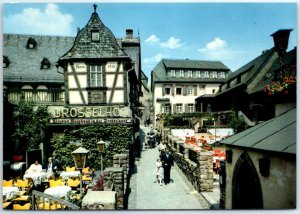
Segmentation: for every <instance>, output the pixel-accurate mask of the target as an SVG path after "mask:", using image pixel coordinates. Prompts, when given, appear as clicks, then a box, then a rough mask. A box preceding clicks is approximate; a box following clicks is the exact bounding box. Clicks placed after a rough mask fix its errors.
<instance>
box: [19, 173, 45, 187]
mask: <svg viewBox="0 0 300 214" xmlns="http://www.w3.org/2000/svg"><path fill="white" fill-rule="evenodd" d="M28 178H31V179H32V181H33V183H34V185H39V184H41V183H42V181H44V180H46V179H47V173H45V172H28V173H26V174H25V175H24V176H23V179H24V180H25V179H28Z"/></svg>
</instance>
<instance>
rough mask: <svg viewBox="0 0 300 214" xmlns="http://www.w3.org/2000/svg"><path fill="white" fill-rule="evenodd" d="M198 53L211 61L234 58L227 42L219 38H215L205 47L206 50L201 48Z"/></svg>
mask: <svg viewBox="0 0 300 214" xmlns="http://www.w3.org/2000/svg"><path fill="white" fill-rule="evenodd" d="M198 51H199V52H200V53H202V54H204V55H205V56H206V57H207V58H209V59H219V60H221V58H222V59H224V58H227V59H228V58H231V57H232V53H231V52H230V51H229V49H228V47H227V42H226V41H225V40H223V39H221V38H219V37H216V38H214V39H213V40H212V41H210V42H208V43H207V44H206V45H205V48H200V49H198Z"/></svg>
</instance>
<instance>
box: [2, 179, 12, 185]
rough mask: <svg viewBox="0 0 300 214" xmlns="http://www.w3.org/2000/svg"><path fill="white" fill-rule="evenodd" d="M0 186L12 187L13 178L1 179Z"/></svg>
mask: <svg viewBox="0 0 300 214" xmlns="http://www.w3.org/2000/svg"><path fill="white" fill-rule="evenodd" d="M2 186H3V187H12V186H13V180H12V179H11V180H9V181H7V180H2Z"/></svg>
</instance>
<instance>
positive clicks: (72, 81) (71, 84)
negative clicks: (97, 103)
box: [68, 74, 87, 89]
mask: <svg viewBox="0 0 300 214" xmlns="http://www.w3.org/2000/svg"><path fill="white" fill-rule="evenodd" d="M77 78H78V81H79V84H80V87H81V88H86V87H87V76H86V74H80V75H79V74H77ZM68 87H69V88H70V89H74V88H79V86H77V83H76V81H75V77H74V76H73V75H68Z"/></svg>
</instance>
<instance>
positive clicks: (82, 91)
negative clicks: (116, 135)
mask: <svg viewBox="0 0 300 214" xmlns="http://www.w3.org/2000/svg"><path fill="white" fill-rule="evenodd" d="M3 44H4V48H3V89H4V90H3V93H4V104H12V105H17V104H18V103H19V102H20V100H21V99H24V100H25V101H28V102H33V103H34V104H35V105H44V106H47V108H48V112H49V113H50V115H51V119H50V121H49V125H50V126H51V127H55V126H57V127H61V126H74V125H75V126H77V125H79V126H82V125H97V124H104V125H106V124H107V125H110V124H115V125H116V124H117V125H126V126H130V127H133V131H134V133H133V135H132V141H134V138H136V137H137V136H136V135H138V125H139V120H140V116H141V106H142V104H141V103H140V101H139V97H140V95H142V93H141V90H142V87H141V82H142V81H141V73H142V71H141V64H140V62H141V61H140V58H141V57H140V55H141V53H140V50H141V48H140V39H139V37H133V30H131V29H127V30H126V35H125V36H124V37H123V38H118V39H116V38H115V37H114V35H113V33H112V32H111V31H110V30H109V29H108V28H107V27H106V26H105V25H104V24H103V23H102V21H101V19H100V18H99V16H98V14H97V12H96V6H95V7H94V12H93V13H92V15H91V18H90V20H89V21H88V23H87V25H86V26H85V27H84V28H82V29H81V30H80V31H78V34H77V36H76V37H75V38H74V37H62V36H37V35H12V34H5V35H4V41H3ZM5 109H6V108H5ZM8 120H9V119H8ZM11 143H13V142H11V139H10V138H9V137H5V142H4V145H9V144H11ZM42 143H44V142H42ZM44 146H45V145H41V148H44ZM4 147H5V146H4ZM8 155H9V154H8ZM10 155H11V154H10ZM8 158H9V157H5V159H8Z"/></svg>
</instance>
